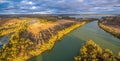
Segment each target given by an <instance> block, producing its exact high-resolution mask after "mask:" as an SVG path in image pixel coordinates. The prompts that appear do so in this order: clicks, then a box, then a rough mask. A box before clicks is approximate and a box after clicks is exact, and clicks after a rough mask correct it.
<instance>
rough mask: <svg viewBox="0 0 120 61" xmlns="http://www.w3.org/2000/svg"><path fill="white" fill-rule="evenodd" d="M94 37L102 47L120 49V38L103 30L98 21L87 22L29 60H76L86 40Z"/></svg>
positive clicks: (115, 51) (113, 49) (116, 50)
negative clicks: (48, 49) (75, 57)
mask: <svg viewBox="0 0 120 61" xmlns="http://www.w3.org/2000/svg"><path fill="white" fill-rule="evenodd" d="M89 39H92V40H94V41H95V42H96V43H97V44H99V45H100V46H101V47H102V48H109V49H111V50H112V51H113V53H114V54H117V52H118V51H120V39H117V38H116V37H113V36H112V35H111V34H109V33H107V32H105V31H103V30H102V29H100V28H99V27H98V25H97V21H94V22H91V23H88V24H86V25H85V26H83V27H80V28H78V29H76V30H74V31H73V32H71V33H69V34H68V35H66V36H65V37H63V38H62V39H61V40H60V41H58V42H57V43H56V44H55V46H54V48H53V49H52V50H50V51H47V52H45V53H43V54H41V55H39V56H37V57H34V58H32V59H31V60H29V61H74V56H77V55H78V54H79V49H80V47H81V46H82V45H83V43H84V42H85V41H86V40H89Z"/></svg>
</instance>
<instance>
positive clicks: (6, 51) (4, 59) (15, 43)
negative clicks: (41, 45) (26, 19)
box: [0, 25, 33, 61]
mask: <svg viewBox="0 0 120 61" xmlns="http://www.w3.org/2000/svg"><path fill="white" fill-rule="evenodd" d="M25 28H26V27H25V26H24V25H23V26H21V27H19V29H18V30H17V31H16V32H15V33H14V34H12V36H11V38H10V39H9V43H7V44H4V45H3V47H2V49H1V50H0V61H14V59H16V57H23V56H25V55H27V54H28V52H29V51H31V48H30V46H31V45H32V44H33V42H32V41H30V40H29V39H27V38H23V37H21V35H22V34H24V32H25ZM24 58H25V57H23V59H24Z"/></svg>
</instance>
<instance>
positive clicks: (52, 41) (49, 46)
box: [34, 21, 86, 56]
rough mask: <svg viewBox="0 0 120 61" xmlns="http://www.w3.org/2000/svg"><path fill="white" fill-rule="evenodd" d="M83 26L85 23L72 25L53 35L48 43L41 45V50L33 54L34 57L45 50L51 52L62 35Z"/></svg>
mask: <svg viewBox="0 0 120 61" xmlns="http://www.w3.org/2000/svg"><path fill="white" fill-rule="evenodd" d="M84 24H86V22H85V21H83V22H80V23H77V24H75V25H72V26H70V27H68V28H66V29H63V30H62V31H59V32H58V34H56V35H54V36H53V37H52V38H50V39H49V41H48V42H47V43H45V44H43V45H42V47H41V49H39V50H36V52H37V53H38V54H36V53H34V54H35V55H34V56H38V55H40V54H41V53H43V52H45V51H46V50H51V49H52V48H53V46H54V44H55V43H56V42H57V41H58V40H59V39H61V38H62V37H63V36H64V35H66V34H68V33H69V32H71V31H72V30H75V29H76V28H78V27H80V26H83V25H84Z"/></svg>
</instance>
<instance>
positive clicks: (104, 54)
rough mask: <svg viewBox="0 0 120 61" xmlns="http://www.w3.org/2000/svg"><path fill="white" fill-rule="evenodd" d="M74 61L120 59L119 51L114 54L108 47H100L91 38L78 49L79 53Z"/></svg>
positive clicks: (113, 60)
mask: <svg viewBox="0 0 120 61" xmlns="http://www.w3.org/2000/svg"><path fill="white" fill-rule="evenodd" d="M74 59H75V61H120V52H119V53H118V56H114V54H113V53H112V51H111V50H110V49H102V48H101V47H100V46H99V45H97V44H96V43H95V42H93V41H92V40H88V41H87V42H86V43H85V44H84V45H83V46H82V48H81V49H80V55H79V56H76V57H74Z"/></svg>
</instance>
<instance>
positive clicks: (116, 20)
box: [100, 15, 120, 26]
mask: <svg viewBox="0 0 120 61" xmlns="http://www.w3.org/2000/svg"><path fill="white" fill-rule="evenodd" d="M100 21H101V22H102V23H103V24H107V25H117V26H120V15H117V16H107V17H102V18H101V19H100Z"/></svg>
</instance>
